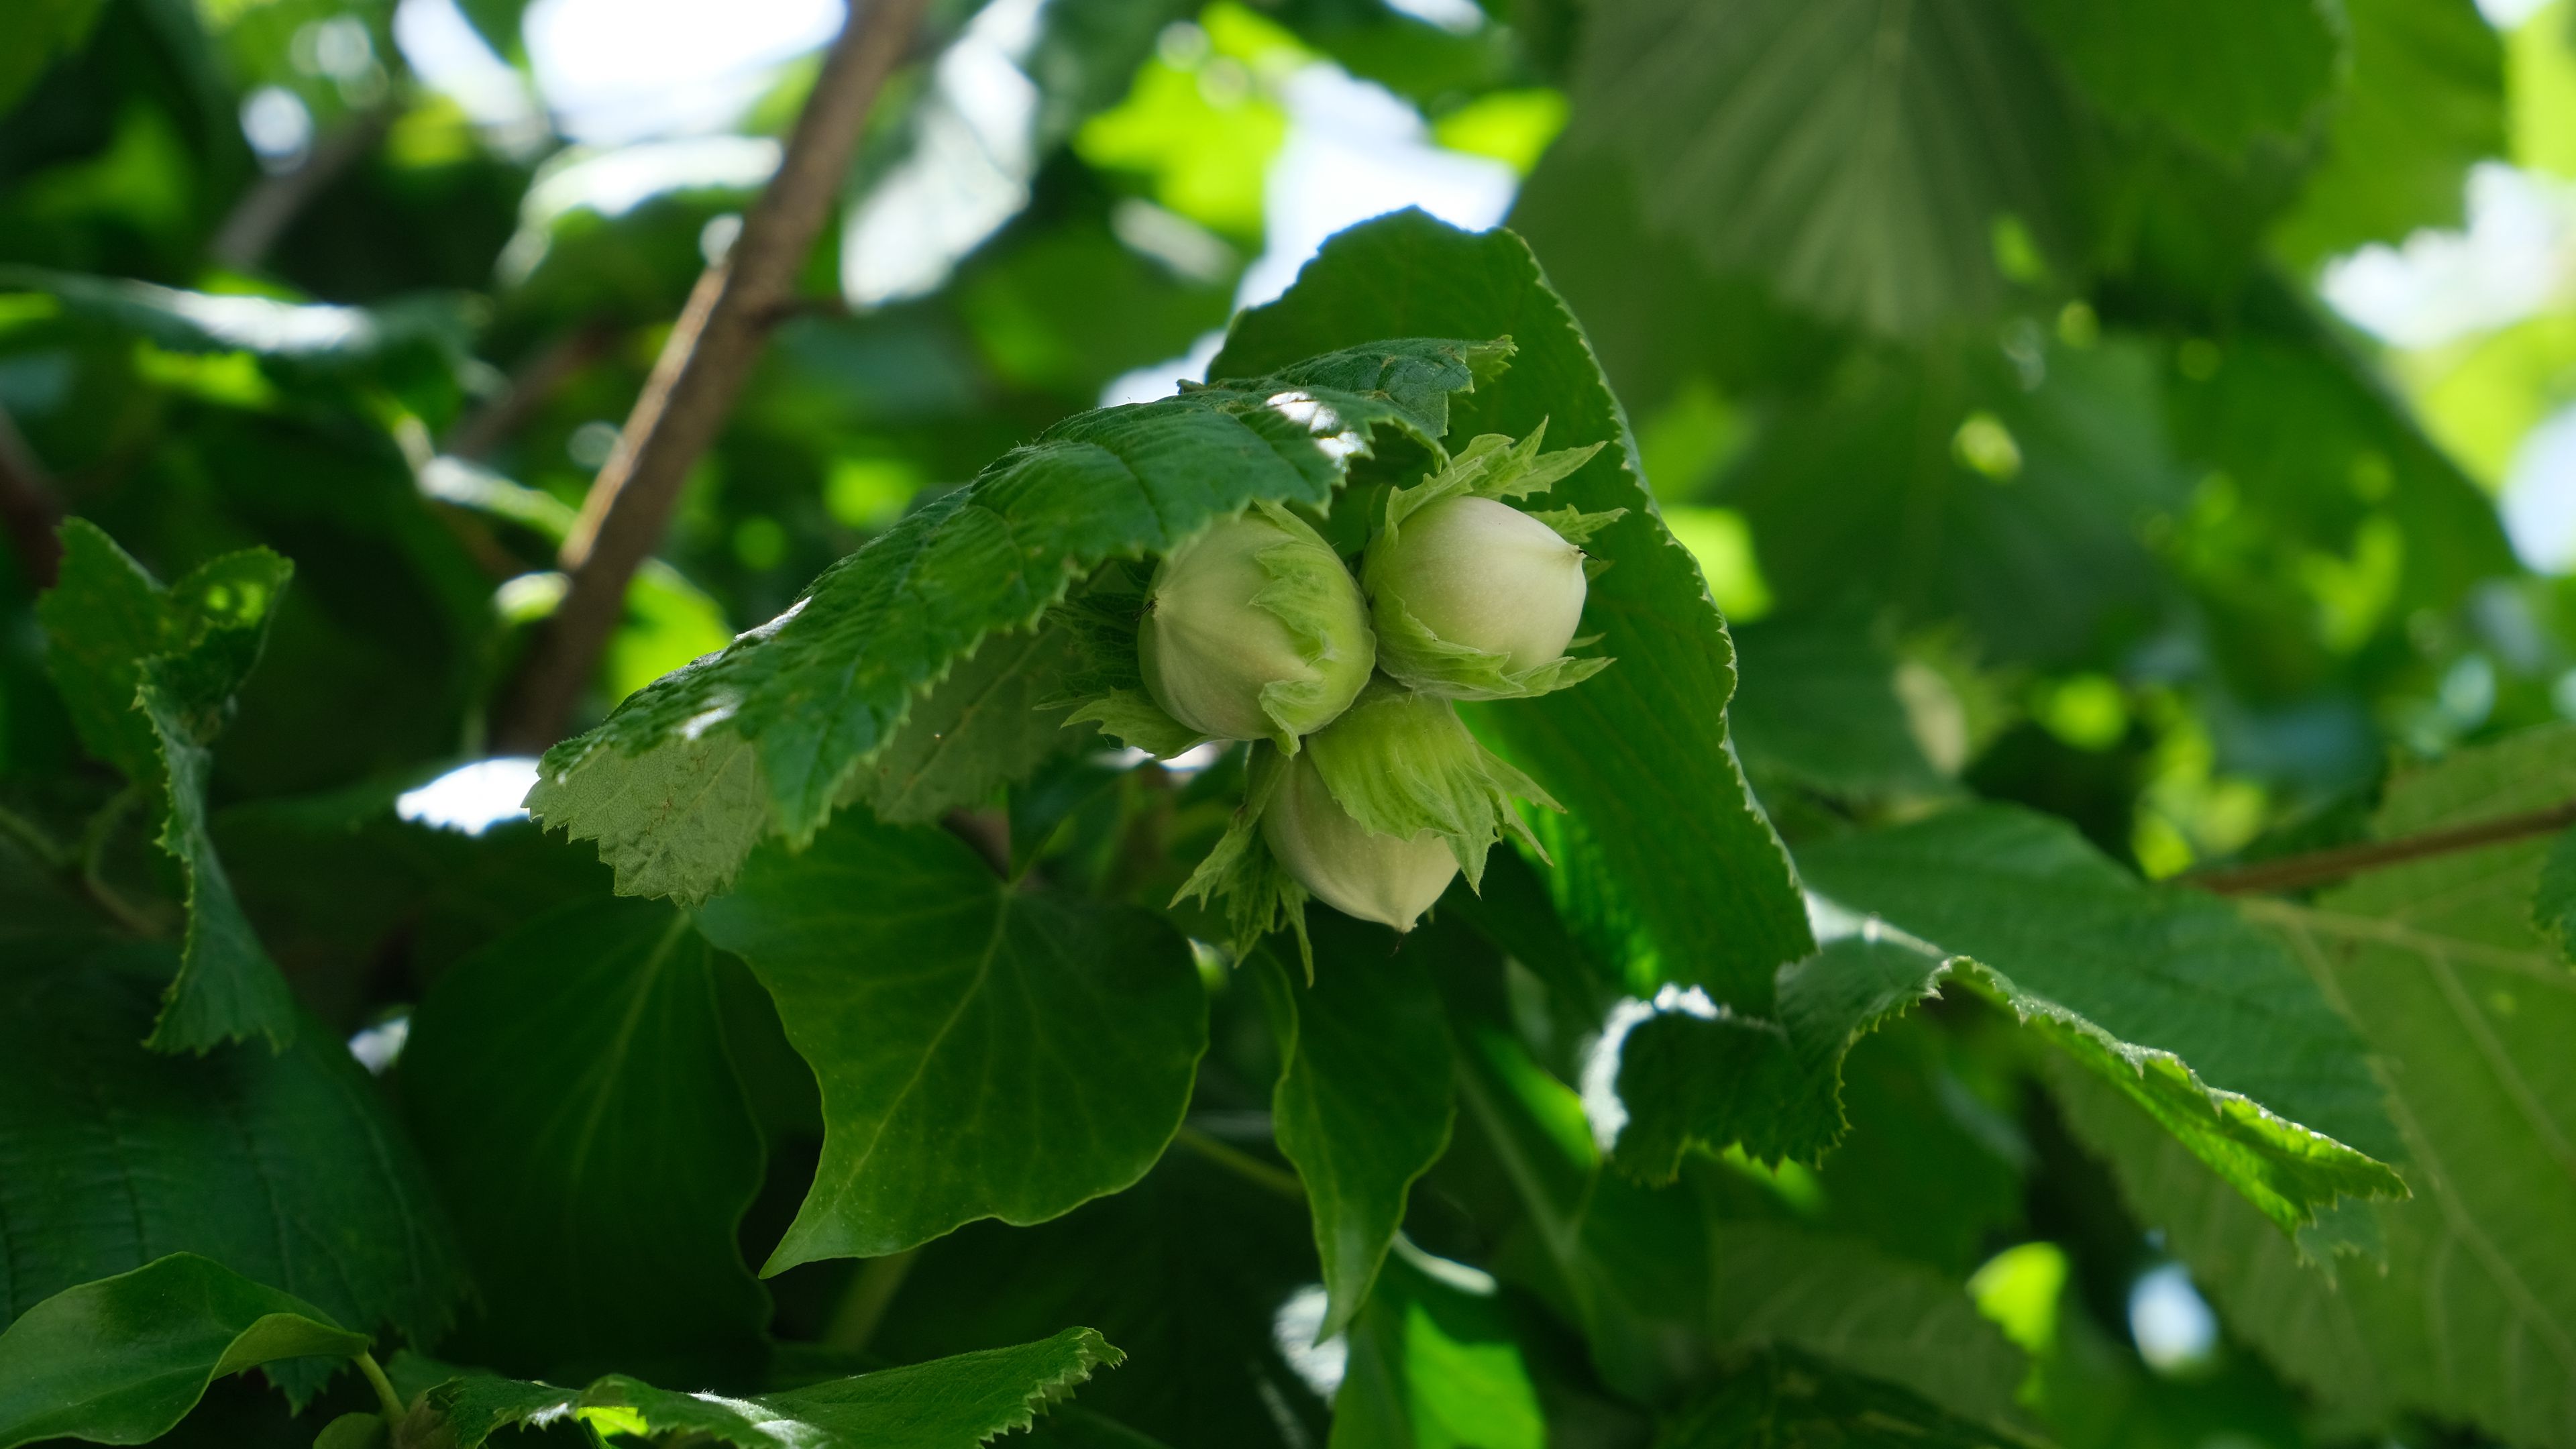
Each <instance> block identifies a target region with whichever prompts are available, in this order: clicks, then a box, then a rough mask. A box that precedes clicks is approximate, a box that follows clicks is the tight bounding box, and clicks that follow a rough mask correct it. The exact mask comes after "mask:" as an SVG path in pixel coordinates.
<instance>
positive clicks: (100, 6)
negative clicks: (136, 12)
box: [0, 0, 107, 116]
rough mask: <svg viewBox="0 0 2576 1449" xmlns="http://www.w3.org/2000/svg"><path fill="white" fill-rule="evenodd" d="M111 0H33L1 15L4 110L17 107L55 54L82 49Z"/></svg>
mask: <svg viewBox="0 0 2576 1449" xmlns="http://www.w3.org/2000/svg"><path fill="white" fill-rule="evenodd" d="M106 3H107V0H29V3H26V4H23V5H13V6H11V7H10V8H9V13H8V14H7V15H5V16H0V116H6V115H7V114H8V113H9V112H10V111H12V110H14V109H16V107H17V105H18V102H19V101H21V100H23V99H25V98H26V95H27V92H28V91H30V90H32V89H34V88H35V85H36V82H38V81H40V80H42V79H44V77H45V72H46V70H47V69H48V68H49V67H50V66H52V64H53V63H54V61H55V59H56V58H57V57H60V56H65V55H69V54H71V53H72V52H74V51H76V50H79V49H80V48H81V45H82V43H83V42H85V41H87V40H88V39H89V33H90V29H91V27H93V26H95V25H97V24H98V17H99V14H100V12H101V11H103V10H104V9H105V8H106Z"/></svg>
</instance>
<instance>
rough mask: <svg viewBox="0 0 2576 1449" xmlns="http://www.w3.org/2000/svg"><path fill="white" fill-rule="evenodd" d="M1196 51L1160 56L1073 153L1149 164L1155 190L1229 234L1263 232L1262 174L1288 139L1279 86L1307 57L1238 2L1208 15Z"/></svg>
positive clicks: (1113, 165) (1136, 166) (1128, 165)
mask: <svg viewBox="0 0 2576 1449" xmlns="http://www.w3.org/2000/svg"><path fill="white" fill-rule="evenodd" d="M1202 20H1203V22H1204V24H1203V26H1202V27H1193V28H1194V29H1199V30H1200V36H1201V44H1200V47H1199V50H1198V53H1196V54H1190V53H1187V52H1183V53H1180V54H1177V55H1174V56H1171V57H1164V56H1159V55H1158V56H1155V57H1154V58H1152V59H1150V60H1147V61H1146V62H1145V64H1144V67H1143V68H1142V69H1140V70H1138V71H1137V72H1136V81H1135V86H1134V88H1133V89H1131V90H1129V91H1128V93H1127V97H1126V99H1125V100H1122V101H1120V102H1119V103H1118V104H1117V105H1116V106H1114V107H1112V108H1110V109H1108V110H1104V111H1102V112H1101V113H1100V114H1098V115H1096V116H1093V117H1092V118H1091V119H1090V120H1088V121H1086V122H1084V123H1083V126H1082V129H1081V130H1080V131H1079V132H1077V133H1076V134H1075V136H1074V142H1073V148H1074V152H1075V154H1077V155H1079V156H1081V157H1082V159H1083V160H1085V161H1088V162H1090V163H1091V164H1092V165H1093V166H1096V167H1100V168H1102V169H1104V170H1111V171H1135V172H1142V173H1144V174H1145V175H1147V176H1149V177H1151V178H1152V179H1153V185H1154V197H1155V199H1156V200H1157V201H1159V202H1161V203H1162V204H1163V205H1164V206H1166V207H1169V208H1170V209H1171V210H1173V211H1175V212H1178V213H1180V214H1181V215H1182V216H1186V217H1188V218H1189V219H1191V220H1192V221H1196V222H1199V223H1202V224H1204V225H1206V226H1210V227H1213V228H1215V229H1216V230H1218V231H1221V232H1224V233H1226V234H1227V235H1229V236H1234V237H1238V238H1242V239H1246V240H1249V239H1253V238H1257V237H1259V236H1260V235H1261V216H1262V204H1261V203H1262V182H1263V178H1264V176H1265V175H1266V174H1267V173H1268V171H1269V168H1270V159H1271V157H1272V156H1273V155H1275V154H1276V153H1277V152H1278V150H1279V147H1280V146H1281V144H1282V143H1284V142H1285V141H1286V140H1287V139H1288V116H1287V113H1286V112H1285V111H1284V110H1282V109H1281V107H1280V103H1279V99H1278V97H1277V95H1276V94H1275V87H1276V84H1277V80H1278V78H1279V77H1281V76H1283V75H1285V74H1286V73H1288V72H1290V71H1292V70H1294V69H1296V68H1297V67H1298V66H1299V65H1300V64H1301V63H1303V62H1304V61H1305V60H1307V59H1308V57H1309V54H1310V53H1309V52H1308V51H1307V50H1306V48H1305V47H1304V46H1302V45H1299V44H1298V43H1297V39H1296V37H1294V36H1292V35H1290V34H1288V33H1287V32H1286V31H1284V30H1281V29H1280V28H1279V27H1278V26H1277V25H1276V24H1275V23H1273V22H1272V21H1270V20H1268V19H1267V18H1265V17H1262V16H1260V15H1257V14H1254V13H1253V12H1252V11H1250V10H1246V9H1244V8H1243V7H1242V6H1240V5H1233V4H1226V3H1219V4H1216V5H1212V6H1210V7H1209V8H1208V9H1207V10H1206V11H1205V12H1204V14H1203V15H1202Z"/></svg>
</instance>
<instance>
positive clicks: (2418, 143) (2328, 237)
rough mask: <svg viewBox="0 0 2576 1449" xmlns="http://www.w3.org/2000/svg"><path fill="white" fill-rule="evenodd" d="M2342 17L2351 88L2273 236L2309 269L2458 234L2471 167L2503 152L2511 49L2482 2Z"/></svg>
mask: <svg viewBox="0 0 2576 1449" xmlns="http://www.w3.org/2000/svg"><path fill="white" fill-rule="evenodd" d="M2344 13H2345V14H2346V15H2348V16H2349V17H2351V26H2352V73H2351V78H2350V79H2349V80H2347V81H2346V82H2345V83H2344V85H2343V89H2342V101H2341V103H2340V104H2339V105H2338V107H2337V108H2336V111H2335V114H2334V117H2333V119H2332V121H2330V122H2329V123H2328V126H2327V130H2326V141H2325V158H2324V160H2323V162H2322V163H2321V164H2319V166H2318V167H2317V169H2316V171H2315V172H2314V173H2313V174H2311V176H2310V177H2309V180H2308V186H2307V191H2306V193H2305V194H2304V195H2303V196H2302V197H2301V198H2300V200H2299V203H2298V205H2297V207H2296V209H2294V210H2293V211H2292V212H2291V213H2290V214H2289V215H2288V216H2287V217H2285V218H2283V219H2282V222H2281V224H2280V226H2279V228H2278V229H2277V231H2276V233H2275V240H2276V241H2278V242H2279V244H2280V245H2281V247H2282V248H2283V250H2285V251H2287V252H2288V253H2289V254H2290V255H2291V256H2292V257H2293V258H2294V259H2296V260H2298V261H2299V262H2301V263H2306V262H2309V261H2313V260H2315V259H2317V258H2320V257H2324V256H2328V255H2330V254H2332V253H2335V252H2340V251H2346V250H2349V249H2351V248H2353V247H2356V246H2359V245H2361V244H2362V243H2364V242H2374V241H2384V242H2400V241H2404V240H2405V239H2406V238H2407V236H2408V235H2409V234H2410V233H2412V232H2414V231H2415V230H2417V229H2418V228H2421V227H2429V226H2457V225H2459V223H2460V220H2461V199H2462V196H2463V194H2464V190H2465V188H2464V184H2463V183H2464V182H2465V181H2466V178H2467V175H2468V169H2469V167H2470V166H2471V165H2472V164H2473V163H2475V162H2478V161H2480V160H2484V159H2485V158H2487V157H2490V156H2494V157H2501V156H2502V155H2503V154H2504V151H2505V129H2504V121H2505V97H2504V47H2503V43H2502V42H2501V41H2500V40H2498V39H2497V38H2496V33H2495V28H2494V27H2493V26H2491V25H2489V24H2488V23H2487V20H2486V17H2485V16H2483V15H2481V14H2479V13H2478V8H2477V6H2476V5H2475V4H2474V3H2472V0H2344Z"/></svg>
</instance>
